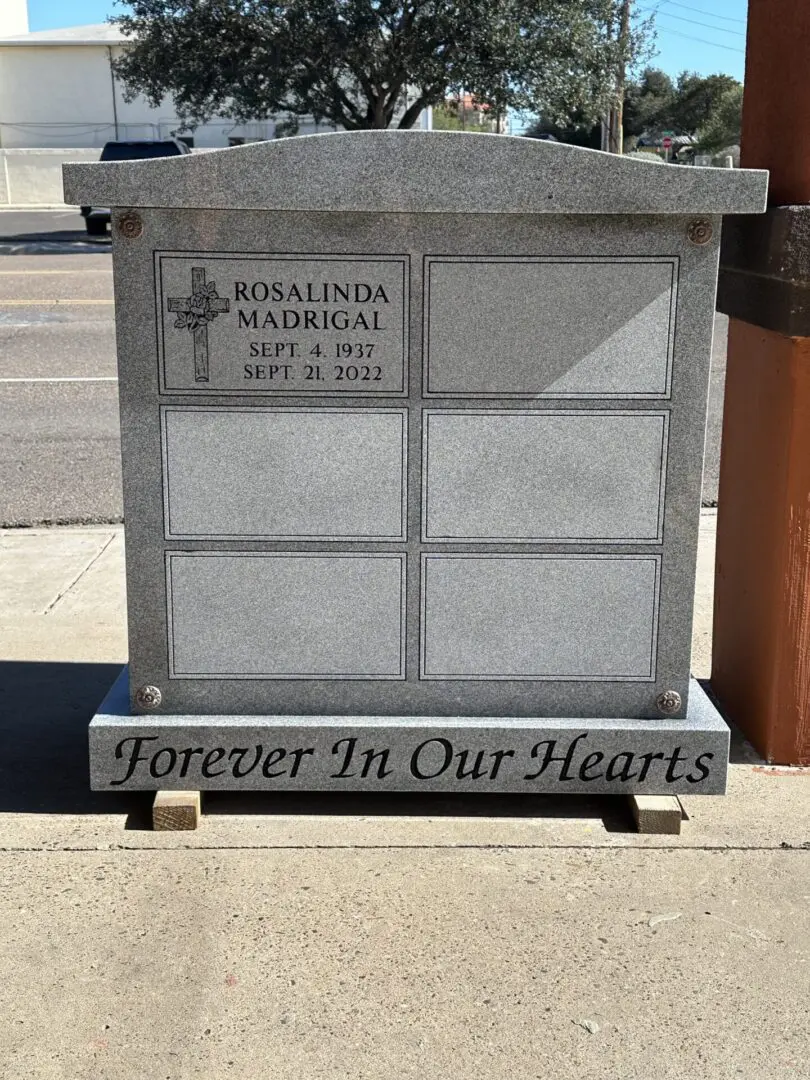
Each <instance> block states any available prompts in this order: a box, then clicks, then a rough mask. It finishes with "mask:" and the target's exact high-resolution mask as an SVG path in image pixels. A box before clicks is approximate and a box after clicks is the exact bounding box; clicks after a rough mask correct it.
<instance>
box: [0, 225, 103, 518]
mask: <svg viewBox="0 0 810 1080" xmlns="http://www.w3.org/2000/svg"><path fill="white" fill-rule="evenodd" d="M65 252H70V254H67V253H65ZM121 515H122V506H121V466H120V461H119V428H118V404H117V382H116V365H115V329H114V324H113V303H112V266H111V257H110V246H109V240H102V241H95V242H94V243H93V244H88V242H87V239H86V236H85V234H84V231H83V221H82V218H81V217H80V216H79V215H78V214H77V213H75V212H62V211H56V212H31V213H15V212H6V213H2V214H0V525H33V524H40V523H46V522H47V523H56V522H59V523H77V524H78V523H82V524H84V523H87V522H107V521H119V520H120V519H121Z"/></svg>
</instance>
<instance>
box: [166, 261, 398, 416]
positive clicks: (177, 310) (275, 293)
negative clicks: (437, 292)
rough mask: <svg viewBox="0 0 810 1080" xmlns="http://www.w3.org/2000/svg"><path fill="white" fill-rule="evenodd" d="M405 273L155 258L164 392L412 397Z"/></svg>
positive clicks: (327, 264) (358, 265) (355, 265)
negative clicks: (408, 364) (408, 362)
mask: <svg viewBox="0 0 810 1080" xmlns="http://www.w3.org/2000/svg"><path fill="white" fill-rule="evenodd" d="M408 265H409V260H408V257H407V256H405V255H399V256H396V255H391V256H388V255H339V256H325V255H316V254H300V255H292V254H290V255H273V256H265V255H250V254H244V255H230V254H225V253H219V252H207V251H201V252H199V253H194V254H189V253H183V252H177V253H174V252H156V253H155V278H156V285H157V296H156V303H157V313H158V351H159V354H160V359H159V366H160V387H161V391H162V392H164V393H171V392H173V391H180V390H182V391H183V392H184V393H193V394H200V393H202V394H204V393H209V394H213V393H217V394H222V393H226V394H227V393H240V394H253V393H262V394H266V393H271V394H275V393H287V394H296V395H300V394H327V395H333V394H334V395H346V394H355V395H357V394H363V395H365V394H389V395H391V394H399V395H404V394H405V392H406V387H407V361H406V357H407V353H408Z"/></svg>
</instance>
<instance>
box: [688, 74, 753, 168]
mask: <svg viewBox="0 0 810 1080" xmlns="http://www.w3.org/2000/svg"><path fill="white" fill-rule="evenodd" d="M742 102H743V88H742V86H740V85H739V83H738V84H737V85H736V86H730V87H729V88H728V89H727V90H726V91H725V92H724V93H723V94H722V95H721V96H720V98H719V100H718V101H716V102H715V103H714V105H713V106H712V109H711V111H710V113H709V115H708V116H707V118H706V120H705V122H704V123H703V124H701V126H700V127H699V128H698V130H697V145H698V149H699V150H700V151H702V153H704V154H719V153H720V151H721V150H727V149H728V148H729V147H731V146H735V145H737V146H738V145H739V143H740V132H741V129H742Z"/></svg>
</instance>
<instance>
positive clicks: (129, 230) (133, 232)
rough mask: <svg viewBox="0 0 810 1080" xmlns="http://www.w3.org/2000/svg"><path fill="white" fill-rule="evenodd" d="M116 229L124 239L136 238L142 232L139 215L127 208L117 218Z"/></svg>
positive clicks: (141, 222)
mask: <svg viewBox="0 0 810 1080" xmlns="http://www.w3.org/2000/svg"><path fill="white" fill-rule="evenodd" d="M118 231H119V232H120V233H121V235H122V236H123V237H124V238H125V239H126V240H137V239H138V237H139V236H140V235H141V233H142V232H143V221H142V220H141V215H140V214H136V213H135V211H134V210H127V212H126V213H125V214H122V215H121V217H120V218H119V219H118Z"/></svg>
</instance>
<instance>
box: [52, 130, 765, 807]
mask: <svg viewBox="0 0 810 1080" xmlns="http://www.w3.org/2000/svg"><path fill="white" fill-rule="evenodd" d="M65 190H66V199H67V201H68V202H69V203H82V204H92V205H102V206H104V205H107V206H111V207H112V208H113V211H112V233H113V261H114V269H115V298H116V320H117V333H118V360H119V386H120V400H121V429H122V447H123V467H124V497H125V519H126V553H127V588H128V603H129V649H130V662H129V667H128V669H127V670H125V672H124V673H123V674H122V676H121V679H120V680H119V682H118V683H117V684H116V686H115V687H114V688H113V689H112V690H111V692H110V695H109V696H108V698H107V700H106V701H105V702H104V703H103V704H102V706H101V707H100V709H99V713H98V715H97V716H96V717H95V719H94V720H93V722H92V725H91V728H90V755H91V775H92V784H93V786H94V787H95V788H98V789H103V790H109V791H121V790H125V789H167V790H182V789H221V788H247V789H302V790H306V789H313V790H345V789H354V790H358V789H361V790H391V791H405V790H409V791H410V790H413V791H419V790H430V789H434V790H445V791H448V790H459V791H522V792H544V791H558V790H562V791H593V792H615V793H645V794H662V793H668V794H678V793H683V792H688V793H690V794H693V793H707V794H716V793H721V792H723V790H724V787H725V778H726V767H727V760H728V730H727V728H726V727H725V725H724V724H723V722H722V720H721V718H720V717H719V716H718V714H717V712H716V711H715V709H714V707H713V706H712V704H711V703H710V701H709V700H708V698H707V697H706V695H705V693H704V692H703V690H702V689H701V688H700V687H699V686H698V685H697V683H695V682H694V680H690V667H689V660H690V641H691V629H692V606H693V592H694V581H695V559H696V547H697V534H698V520H699V511H700V489H701V470H702V456H703V439H704V427H705V420H706V397H707V385H708V373H709V357H710V349H711V338H712V326H713V312H714V297H715V286H716V279H717V264H718V251H719V241H720V226H721V215H723V214H732V213H759V212H761V211H762V210H763V209H764V206H765V192H766V174H765V173H762V172H751V171H741V170H725V169H698V168H676V167H668V168H661V167H654V166H651V165H647V164H645V163H643V162H639V161H636V160H627V159H623V158H620V157H615V156H611V155H608V154H601V153H597V152H594V151H589V150H581V149H578V148H574V147H569V146H564V145H560V144H556V143H548V142H538V141H533V140H529V139H520V138H510V137H505V136H496V135H468V134H465V133H449V132H448V133H422V132H358V133H351V134H334V135H318V136H308V137H304V138H295V139H288V140H282V141H278V142H273V143H260V144H255V145H251V146H245V147H240V148H236V149H232V150H224V151H217V152H212V153H207V154H200V155H193V156H187V157H180V158H172V159H164V160H152V161H144V162H125V163H118V164H92V165H69V166H66V168H65Z"/></svg>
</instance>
